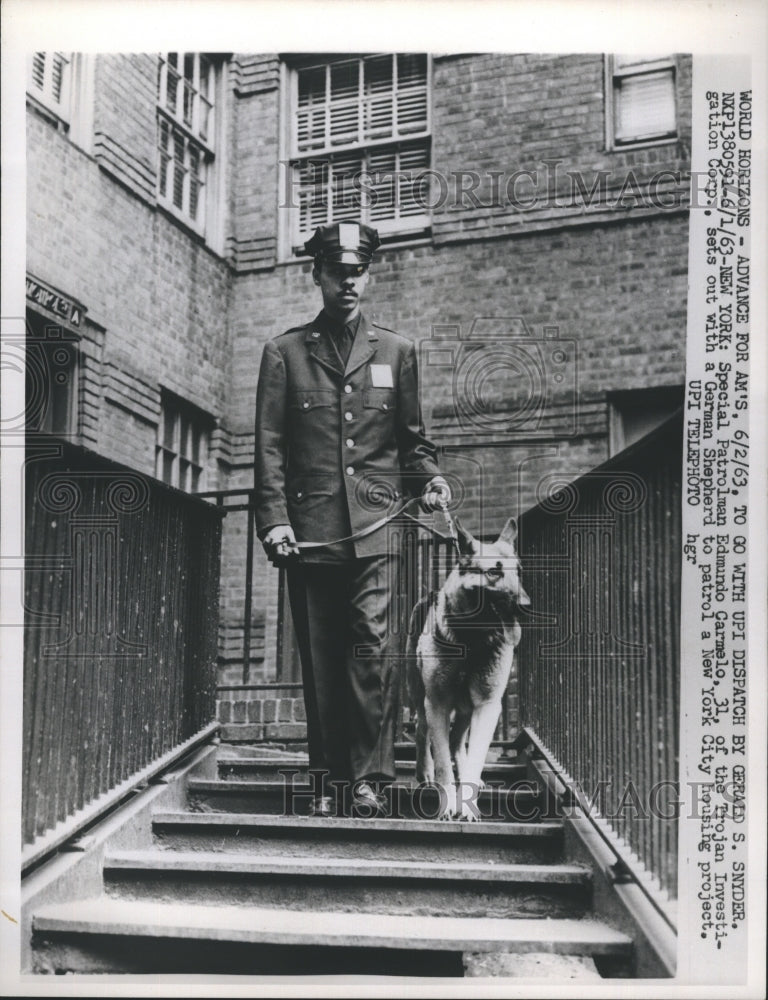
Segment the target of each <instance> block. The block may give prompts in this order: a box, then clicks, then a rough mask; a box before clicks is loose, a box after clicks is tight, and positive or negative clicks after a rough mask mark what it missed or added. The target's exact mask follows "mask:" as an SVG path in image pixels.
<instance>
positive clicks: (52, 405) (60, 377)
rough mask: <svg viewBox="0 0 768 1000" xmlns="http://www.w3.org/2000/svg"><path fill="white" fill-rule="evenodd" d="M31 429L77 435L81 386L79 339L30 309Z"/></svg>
mask: <svg viewBox="0 0 768 1000" xmlns="http://www.w3.org/2000/svg"><path fill="white" fill-rule="evenodd" d="M27 330H28V336H27V345H26V366H25V368H26V403H25V414H26V425H27V433H28V434H29V433H36V434H54V435H56V436H57V437H67V438H73V437H76V435H77V433H78V429H79V428H78V410H79V406H78V403H79V388H80V354H79V351H78V343H79V339H78V338H77V337H76V336H75V335H74V334H71V333H69V332H68V331H66V330H64V329H63V328H62V327H61V326H59V325H58V324H57V323H55V322H54V321H53V320H49V319H46V318H45V317H43V316H41V315H40V314H39V313H36V312H34V311H33V310H31V309H28V310H27Z"/></svg>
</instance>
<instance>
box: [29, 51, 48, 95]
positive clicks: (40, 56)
mask: <svg viewBox="0 0 768 1000" xmlns="http://www.w3.org/2000/svg"><path fill="white" fill-rule="evenodd" d="M32 82H33V83H34V85H35V87H37V89H38V90H42V89H43V86H44V84H45V52H35V54H34V56H33V57H32Z"/></svg>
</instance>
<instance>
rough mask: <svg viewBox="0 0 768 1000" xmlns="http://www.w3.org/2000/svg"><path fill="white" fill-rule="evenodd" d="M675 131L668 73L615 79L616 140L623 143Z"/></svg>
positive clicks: (673, 102) (673, 104)
mask: <svg viewBox="0 0 768 1000" xmlns="http://www.w3.org/2000/svg"><path fill="white" fill-rule="evenodd" d="M674 131H675V87H674V77H673V75H672V71H671V70H665V71H662V72H658V73H643V74H641V75H638V76H626V77H618V78H617V80H616V138H617V139H618V140H620V141H623V142H626V141H628V140H631V139H637V138H644V137H648V136H653V135H667V134H669V133H670V132H674Z"/></svg>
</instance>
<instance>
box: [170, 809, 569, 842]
mask: <svg viewBox="0 0 768 1000" xmlns="http://www.w3.org/2000/svg"><path fill="white" fill-rule="evenodd" d="M152 823H153V826H154V825H157V826H162V825H179V826H185V825H186V826H197V827H208V826H213V827H216V826H226V827H255V828H258V827H273V828H274V827H277V828H280V829H285V830H297V829H317V830H326V831H329V832H333V831H338V832H358V831H366V830H367V831H371V832H376V833H411V832H413V833H430V834H436V835H437V836H438V837H448V836H468V837H473V836H478V837H515V836H522V837H537V836H538V837H542V836H544V837H546V836H558V835H559V834H561V833H562V832H563V829H564V825H563V822H562V820H557V819H554V820H542V821H538V822H527V823H523V822H508V823H503V824H501V823H490V822H482V821H480V822H477V823H446V822H443V821H442V820H437V819H435V820H429V819H424V820H417V819H405V818H404V819H352V818H349V817H338V818H334V819H323V818H321V817H317V816H277V815H270V814H269V813H263V814H258V813H225V812H221V813H213V812H205V813H195V812H184V811H179V812H158V813H155V814H154V815H153V816H152Z"/></svg>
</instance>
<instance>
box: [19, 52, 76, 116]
mask: <svg viewBox="0 0 768 1000" xmlns="http://www.w3.org/2000/svg"><path fill="white" fill-rule="evenodd" d="M70 63H71V59H70V54H69V53H64V52H35V54H34V55H33V56H32V58H31V59H30V61H29V72H28V77H27V91H28V92H29V93H30V94H32V96H33V97H36V98H37V99H38V100H39V101H40V103H41V104H44V105H45V107H46V108H48V109H49V110H50V111H53V112H55V114H56V115H57V116H58V117H59V118H60V119H61V120H62V121H65V122H66V121H69V112H70V108H69V97H70Z"/></svg>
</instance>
